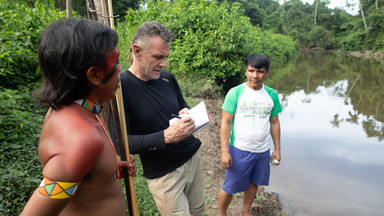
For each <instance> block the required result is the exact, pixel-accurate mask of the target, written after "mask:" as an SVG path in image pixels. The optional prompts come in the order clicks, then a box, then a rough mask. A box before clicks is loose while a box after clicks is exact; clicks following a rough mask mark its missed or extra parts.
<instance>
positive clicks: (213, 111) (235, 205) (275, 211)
mask: <svg viewBox="0 0 384 216" xmlns="http://www.w3.org/2000/svg"><path fill="white" fill-rule="evenodd" d="M204 101H205V103H206V105H207V108H208V111H209V115H210V117H211V121H212V123H211V125H209V126H208V127H207V128H204V129H203V130H201V131H199V132H198V133H196V134H195V136H196V137H198V138H199V139H200V140H201V141H202V143H203V144H202V149H201V150H202V158H203V167H204V176H205V200H206V215H218V202H217V196H218V193H219V191H220V188H221V186H222V184H223V182H224V176H225V170H224V169H223V168H222V166H221V163H220V154H221V151H220V134H219V130H220V123H221V108H220V106H221V104H222V101H221V100H207V99H204ZM257 197H258V198H257V199H255V201H254V203H253V205H252V209H251V215H258V216H261V215H263V216H272V215H278V216H288V215H290V214H286V213H284V212H283V211H282V205H281V203H280V201H279V197H278V195H277V194H275V193H267V192H263V188H262V187H261V188H259V191H258V192H257ZM242 201H243V194H242V193H241V194H236V195H234V197H233V200H232V202H231V204H230V206H229V208H228V211H227V215H228V216H238V215H241V210H242Z"/></svg>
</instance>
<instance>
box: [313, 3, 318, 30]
mask: <svg viewBox="0 0 384 216" xmlns="http://www.w3.org/2000/svg"><path fill="white" fill-rule="evenodd" d="M318 6H319V0H316V8H315V18H314V19H313V21H314V23H315V25H316V19H317V7H318Z"/></svg>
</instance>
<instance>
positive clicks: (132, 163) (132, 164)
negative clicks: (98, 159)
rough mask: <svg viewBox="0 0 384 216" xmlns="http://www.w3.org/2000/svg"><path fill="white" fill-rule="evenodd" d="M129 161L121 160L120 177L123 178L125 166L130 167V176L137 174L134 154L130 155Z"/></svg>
mask: <svg viewBox="0 0 384 216" xmlns="http://www.w3.org/2000/svg"><path fill="white" fill-rule="evenodd" d="M129 161H130V162H129V163H128V161H119V162H118V163H119V172H120V176H119V179H121V178H123V168H127V169H128V175H130V176H136V164H135V159H134V157H133V155H131V154H130V155H129Z"/></svg>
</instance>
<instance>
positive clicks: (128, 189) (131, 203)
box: [110, 91, 139, 216]
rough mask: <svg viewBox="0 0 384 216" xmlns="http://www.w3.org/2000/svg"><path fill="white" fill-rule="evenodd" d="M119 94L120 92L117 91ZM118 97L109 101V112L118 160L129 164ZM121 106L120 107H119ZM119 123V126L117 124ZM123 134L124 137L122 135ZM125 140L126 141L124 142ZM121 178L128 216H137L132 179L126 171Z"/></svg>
mask: <svg viewBox="0 0 384 216" xmlns="http://www.w3.org/2000/svg"><path fill="white" fill-rule="evenodd" d="M118 92H121V91H118ZM118 97H120V96H117V95H116V97H115V98H113V99H111V100H110V105H111V111H112V115H113V119H114V125H115V131H116V136H117V142H118V144H119V149H120V158H121V160H126V161H128V162H129V148H128V137H127V133H126V131H127V130H126V125H125V116H121V117H120V114H121V113H122V115H124V108H123V112H119V111H120V109H121V108H119V106H118V104H119V102H120V101H121V100H120V101H119V102H117V98H118ZM120 106H121V105H120ZM123 106H124V105H123ZM120 119H124V126H123V127H124V129H123V127H121V122H122V121H121V120H120ZM119 122H120V124H119ZM123 134H124V135H123ZM124 140H126V141H124ZM123 177H124V184H125V194H126V195H127V202H128V211H129V215H132V216H136V215H139V210H138V207H137V200H136V193H135V187H134V185H133V178H132V176H130V175H128V170H127V169H124V170H123Z"/></svg>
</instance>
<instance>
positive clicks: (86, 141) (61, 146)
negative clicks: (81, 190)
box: [39, 105, 104, 181]
mask: <svg viewBox="0 0 384 216" xmlns="http://www.w3.org/2000/svg"><path fill="white" fill-rule="evenodd" d="M100 128H101V127H100V125H99V123H98V122H97V119H96V117H95V116H94V114H93V113H91V112H89V111H88V110H85V109H84V108H82V107H79V106H76V105H71V106H66V107H63V108H61V109H60V110H58V111H52V112H51V113H50V114H49V115H47V116H46V119H45V122H44V127H43V130H42V133H41V136H40V142H39V157H40V160H41V163H42V167H43V175H44V176H47V177H51V178H57V179H60V180H62V181H81V180H82V179H83V178H84V176H85V175H86V174H87V173H88V172H89V171H90V170H91V169H92V167H93V166H94V164H95V163H96V162H97V160H98V158H99V157H100V154H101V153H102V151H103V148H104V144H103V138H102V136H101V133H100V131H101V130H100Z"/></svg>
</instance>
